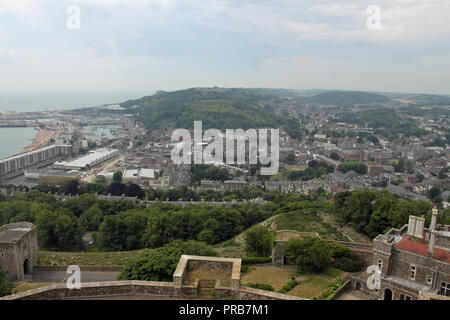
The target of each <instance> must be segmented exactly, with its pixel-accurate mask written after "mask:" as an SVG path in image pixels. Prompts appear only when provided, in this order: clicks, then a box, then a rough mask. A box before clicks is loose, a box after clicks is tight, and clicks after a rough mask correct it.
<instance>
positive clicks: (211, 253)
mask: <svg viewBox="0 0 450 320" xmlns="http://www.w3.org/2000/svg"><path fill="white" fill-rule="evenodd" d="M165 247H172V248H177V249H179V250H180V251H181V253H182V254H188V255H193V256H206V257H215V256H217V252H216V251H215V250H214V249H213V248H212V247H210V246H208V245H207V244H206V243H204V242H198V241H194V240H189V241H181V240H174V241H172V242H169V243H168V244H166V245H165Z"/></svg>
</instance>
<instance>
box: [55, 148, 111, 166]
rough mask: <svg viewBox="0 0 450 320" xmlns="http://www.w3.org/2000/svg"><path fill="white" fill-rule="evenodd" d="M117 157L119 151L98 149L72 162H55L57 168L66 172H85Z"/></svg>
mask: <svg viewBox="0 0 450 320" xmlns="http://www.w3.org/2000/svg"><path fill="white" fill-rule="evenodd" d="M117 155H119V151H118V150H115V149H96V150H92V151H89V153H88V154H87V155H85V156H83V157H80V158H78V159H75V160H72V161H61V162H55V167H58V168H61V169H65V170H84V169H88V168H92V167H94V166H96V165H98V164H100V163H102V162H105V161H107V160H109V159H111V158H113V157H115V156H117Z"/></svg>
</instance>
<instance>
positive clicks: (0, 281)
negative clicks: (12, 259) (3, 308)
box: [0, 269, 15, 297]
mask: <svg viewBox="0 0 450 320" xmlns="http://www.w3.org/2000/svg"><path fill="white" fill-rule="evenodd" d="M14 287H15V285H14V283H12V282H11V281H8V279H7V278H6V271H4V270H2V269H0V297H3V296H7V295H10V294H11V293H12V290H13V289H14Z"/></svg>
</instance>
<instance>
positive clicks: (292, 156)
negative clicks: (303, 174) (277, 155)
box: [284, 152, 295, 164]
mask: <svg viewBox="0 0 450 320" xmlns="http://www.w3.org/2000/svg"><path fill="white" fill-rule="evenodd" d="M284 162H286V163H288V164H294V163H295V153H293V152H289V154H288V155H287V156H286V158H285V159H284Z"/></svg>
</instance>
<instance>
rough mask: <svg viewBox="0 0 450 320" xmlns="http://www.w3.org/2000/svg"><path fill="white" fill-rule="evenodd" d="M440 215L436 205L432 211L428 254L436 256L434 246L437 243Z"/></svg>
mask: <svg viewBox="0 0 450 320" xmlns="http://www.w3.org/2000/svg"><path fill="white" fill-rule="evenodd" d="M437 217H438V210H437V208H436V207H434V208H433V210H432V211H431V224H430V243H429V245H428V256H429V257H431V258H433V257H434V246H435V244H436V223H437Z"/></svg>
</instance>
